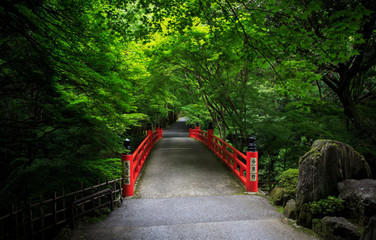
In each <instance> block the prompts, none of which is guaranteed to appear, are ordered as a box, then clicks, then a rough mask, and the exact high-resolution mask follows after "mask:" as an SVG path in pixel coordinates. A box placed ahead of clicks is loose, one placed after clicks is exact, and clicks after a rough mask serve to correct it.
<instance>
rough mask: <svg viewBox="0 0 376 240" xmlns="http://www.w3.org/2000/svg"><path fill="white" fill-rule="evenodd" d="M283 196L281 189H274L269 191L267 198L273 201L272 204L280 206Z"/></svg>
mask: <svg viewBox="0 0 376 240" xmlns="http://www.w3.org/2000/svg"><path fill="white" fill-rule="evenodd" d="M284 194H285V190H284V189H283V188H280V187H275V188H273V190H272V191H270V193H269V197H270V199H271V200H272V201H273V204H275V205H278V206H281V205H282V203H283V195H284Z"/></svg>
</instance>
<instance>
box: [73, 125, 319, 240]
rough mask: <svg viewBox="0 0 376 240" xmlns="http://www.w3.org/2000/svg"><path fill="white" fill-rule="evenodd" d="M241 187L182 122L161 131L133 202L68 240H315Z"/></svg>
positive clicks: (126, 203) (124, 204)
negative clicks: (160, 138)
mask: <svg viewBox="0 0 376 240" xmlns="http://www.w3.org/2000/svg"><path fill="white" fill-rule="evenodd" d="M282 219H283V217H282V216H281V214H279V213H278V212H277V211H276V210H275V208H274V207H273V206H271V205H270V204H269V202H268V200H267V199H265V198H264V197H262V196H258V195H249V194H247V193H244V187H243V186H241V185H240V183H239V182H238V180H237V179H235V177H234V176H232V175H231V172H230V171H229V170H227V169H226V167H225V166H224V165H223V164H222V163H221V162H220V160H219V159H217V158H216V157H215V155H214V154H213V153H212V152H211V151H210V150H208V149H207V148H206V146H204V145H203V144H202V143H199V142H198V141H196V140H193V139H190V138H188V129H187V128H186V127H185V124H184V122H183V121H182V120H181V121H178V122H177V123H175V124H174V125H173V126H171V128H169V129H168V130H166V131H164V138H163V139H162V140H161V141H159V142H158V143H157V144H156V146H155V149H154V150H153V152H152V153H151V155H150V157H149V159H148V160H147V163H146V166H145V169H144V172H143V173H142V176H141V179H140V181H139V182H138V184H137V189H136V194H135V197H134V198H132V199H126V200H124V201H123V206H122V207H121V208H119V209H117V210H115V211H114V212H112V213H111V214H110V215H109V217H107V218H106V219H105V220H104V221H102V222H100V223H97V224H94V225H91V226H88V227H85V228H83V229H79V230H77V231H75V232H74V234H73V237H72V239H263V240H264V239H315V238H314V237H312V236H309V235H307V234H306V233H305V232H302V231H300V230H297V229H295V228H293V227H291V226H290V225H288V224H286V223H285V222H284V221H283V220H282Z"/></svg>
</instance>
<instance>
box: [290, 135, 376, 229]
mask: <svg viewBox="0 0 376 240" xmlns="http://www.w3.org/2000/svg"><path fill="white" fill-rule="evenodd" d="M370 177H371V170H370V168H369V166H368V164H367V162H366V160H365V159H364V157H363V156H362V155H361V154H359V153H358V152H356V151H355V150H354V149H353V148H352V147H350V146H349V145H347V144H344V143H341V142H338V141H333V140H317V141H315V142H314V143H313V145H312V149H311V150H310V151H309V152H307V153H306V154H305V155H304V156H303V157H302V158H301V159H300V161H299V176H298V184H297V189H296V202H297V222H298V224H301V225H306V224H305V223H308V224H309V225H310V221H308V222H307V219H303V218H304V216H306V215H307V214H308V213H303V212H302V211H306V210H303V209H306V208H304V207H303V205H304V204H305V203H309V202H313V201H319V200H320V199H322V198H326V197H328V196H338V194H339V191H338V188H337V184H338V183H339V182H341V181H343V180H345V179H365V178H370Z"/></svg>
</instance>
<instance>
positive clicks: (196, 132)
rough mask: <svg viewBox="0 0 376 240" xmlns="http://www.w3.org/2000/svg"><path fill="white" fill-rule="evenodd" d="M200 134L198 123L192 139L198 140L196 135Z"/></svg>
mask: <svg viewBox="0 0 376 240" xmlns="http://www.w3.org/2000/svg"><path fill="white" fill-rule="evenodd" d="M199 133H200V126H199V125H198V122H196V128H195V134H194V138H196V139H197V138H198V137H197V136H198V134H199Z"/></svg>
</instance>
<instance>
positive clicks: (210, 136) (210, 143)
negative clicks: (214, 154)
mask: <svg viewBox="0 0 376 240" xmlns="http://www.w3.org/2000/svg"><path fill="white" fill-rule="evenodd" d="M213 132H214V129H213V123H209V127H208V143H207V144H208V147H209V149H211V150H213Z"/></svg>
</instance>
